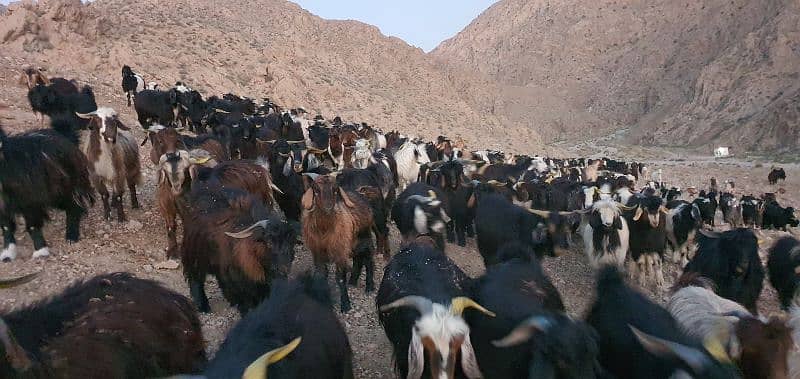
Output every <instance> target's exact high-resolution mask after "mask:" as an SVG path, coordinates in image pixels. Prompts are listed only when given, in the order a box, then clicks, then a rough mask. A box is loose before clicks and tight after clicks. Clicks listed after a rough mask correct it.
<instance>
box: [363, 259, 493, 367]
mask: <svg viewBox="0 0 800 379" xmlns="http://www.w3.org/2000/svg"><path fill="white" fill-rule="evenodd" d="M467 286H469V278H468V277H467V275H466V274H464V272H463V271H461V269H460V268H458V266H456V264H455V263H453V261H451V260H450V259H449V258H447V256H446V255H445V254H444V253H443V252H441V251H438V250H436V249H435V248H433V247H432V246H427V245H425V244H421V243H414V244H411V245H410V246H409V247H407V248H405V249H403V250H401V251H400V252H399V253H397V254H395V256H394V257H393V258H392V260H391V261H390V262H389V264H388V265H387V266H386V269H385V270H384V273H383V281H381V286H380V289H379V290H378V295H377V297H376V299H375V303H376V305H377V308H378V318H379V319H380V322H381V325H382V326H383V330H384V332H386V336H387V337H388V338H389V341H390V342H391V343H392V347H393V350H394V351H393V355H394V363H395V369H396V370H397V373H398V375H399V377H401V378H443V377H448V378H450V379H452V378H454V377H458V378H463V377H467V378H470V379H473V378H480V377H482V375H481V373H480V369H479V368H478V364H477V362H476V358H475V353H474V350H473V348H472V344H471V343H470V336H469V333H470V330H469V326H468V325H467V323H466V322H465V321H464V319H463V318H462V317H461V315H462V312H463V311H464V309H466V308H468V307H472V308H476V309H478V310H480V311H482V312H484V313H488V314H491V312H489V311H487V310H486V309H484V308H483V307H481V306H480V305H478V304H477V303H475V302H474V301H472V300H470V299H469V298H467V297H465V294H466V287H467ZM459 363H460V364H459Z"/></svg>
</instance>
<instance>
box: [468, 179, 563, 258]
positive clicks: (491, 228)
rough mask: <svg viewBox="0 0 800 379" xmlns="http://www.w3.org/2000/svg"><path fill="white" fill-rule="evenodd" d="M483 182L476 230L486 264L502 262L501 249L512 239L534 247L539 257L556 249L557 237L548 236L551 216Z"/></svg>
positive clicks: (479, 188)
mask: <svg viewBox="0 0 800 379" xmlns="http://www.w3.org/2000/svg"><path fill="white" fill-rule="evenodd" d="M483 186H486V185H483V184H480V185H478V186H477V187H478V188H476V192H475V195H476V196H477V198H476V201H477V209H476V214H475V231H476V233H477V238H476V239H477V244H478V251H479V252H480V254H481V257H483V262H484V265H485V266H486V267H489V266H491V265H493V264H496V263H497V262H498V260H497V251H498V249H499V248H500V247H502V246H503V245H504V244H506V243H509V242H519V243H521V244H523V245H525V246H527V247H530V248H532V249H534V250H535V251H536V254H537V256H539V257H542V256H544V254H545V253H546V252H549V253H551V254H552V253H553V240H552V238H550V237H549V236H548V229H550V223H551V221H550V220H547V219H544V218H542V217H541V216H539V215H536V214H533V213H531V212H530V211H528V210H526V209H523V208H522V207H519V206H516V205H514V204H511V203H510V202H509V201H508V200H507V199H506V198H505V197H503V196H502V195H500V194H498V193H490V192H489V193H486V192H483V191H484V190H483V189H482V187H483ZM555 215H557V213H555ZM556 227H557V225H556V226H554V228H553V229H555V228H556Z"/></svg>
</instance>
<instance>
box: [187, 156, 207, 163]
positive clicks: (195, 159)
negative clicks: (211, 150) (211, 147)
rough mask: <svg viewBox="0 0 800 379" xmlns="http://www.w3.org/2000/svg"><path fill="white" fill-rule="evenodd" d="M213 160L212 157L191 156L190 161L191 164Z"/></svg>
mask: <svg viewBox="0 0 800 379" xmlns="http://www.w3.org/2000/svg"><path fill="white" fill-rule="evenodd" d="M209 160H211V157H189V163H191V164H204V163H206V162H208V161H209Z"/></svg>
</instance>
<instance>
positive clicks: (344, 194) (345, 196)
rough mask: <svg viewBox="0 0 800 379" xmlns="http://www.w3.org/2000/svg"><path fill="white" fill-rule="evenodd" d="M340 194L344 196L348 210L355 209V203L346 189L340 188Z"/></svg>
mask: <svg viewBox="0 0 800 379" xmlns="http://www.w3.org/2000/svg"><path fill="white" fill-rule="evenodd" d="M339 194H340V195H342V200H344V204H345V205H347V207H348V208H355V207H356V205H355V203H353V200H350V195H348V194H347V192H346V191H345V190H344V188H342V187H339Z"/></svg>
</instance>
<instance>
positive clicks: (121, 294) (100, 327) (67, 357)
mask: <svg viewBox="0 0 800 379" xmlns="http://www.w3.org/2000/svg"><path fill="white" fill-rule="evenodd" d="M0 341H1V342H0V377H3V378H131V379H134V378H152V377H163V376H169V375H175V374H180V373H186V372H197V371H198V370H199V369H200V368H201V367H202V366H203V364H204V363H205V350H204V346H203V345H204V343H203V334H202V330H201V328H200V320H199V319H198V317H197V311H196V310H195V309H194V307H193V306H192V304H191V303H190V302H189V300H188V299H186V298H185V297H183V296H181V295H179V294H177V293H175V292H174V291H171V290H169V289H166V288H164V287H163V286H161V285H160V284H158V283H156V282H154V281H151V280H143V279H137V278H135V277H133V276H131V275H130V274H127V273H114V274H105V275H100V276H96V277H94V278H92V279H89V280H86V281H82V282H77V283H74V284H72V285H71V286H69V287H67V289H65V290H64V291H63V292H61V293H60V294H59V295H56V296H53V297H51V298H49V299H46V300H42V301H40V302H37V303H34V304H32V305H30V306H27V307H24V308H21V309H18V310H16V311H13V312H10V313H6V314H3V315H2V319H0Z"/></svg>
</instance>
